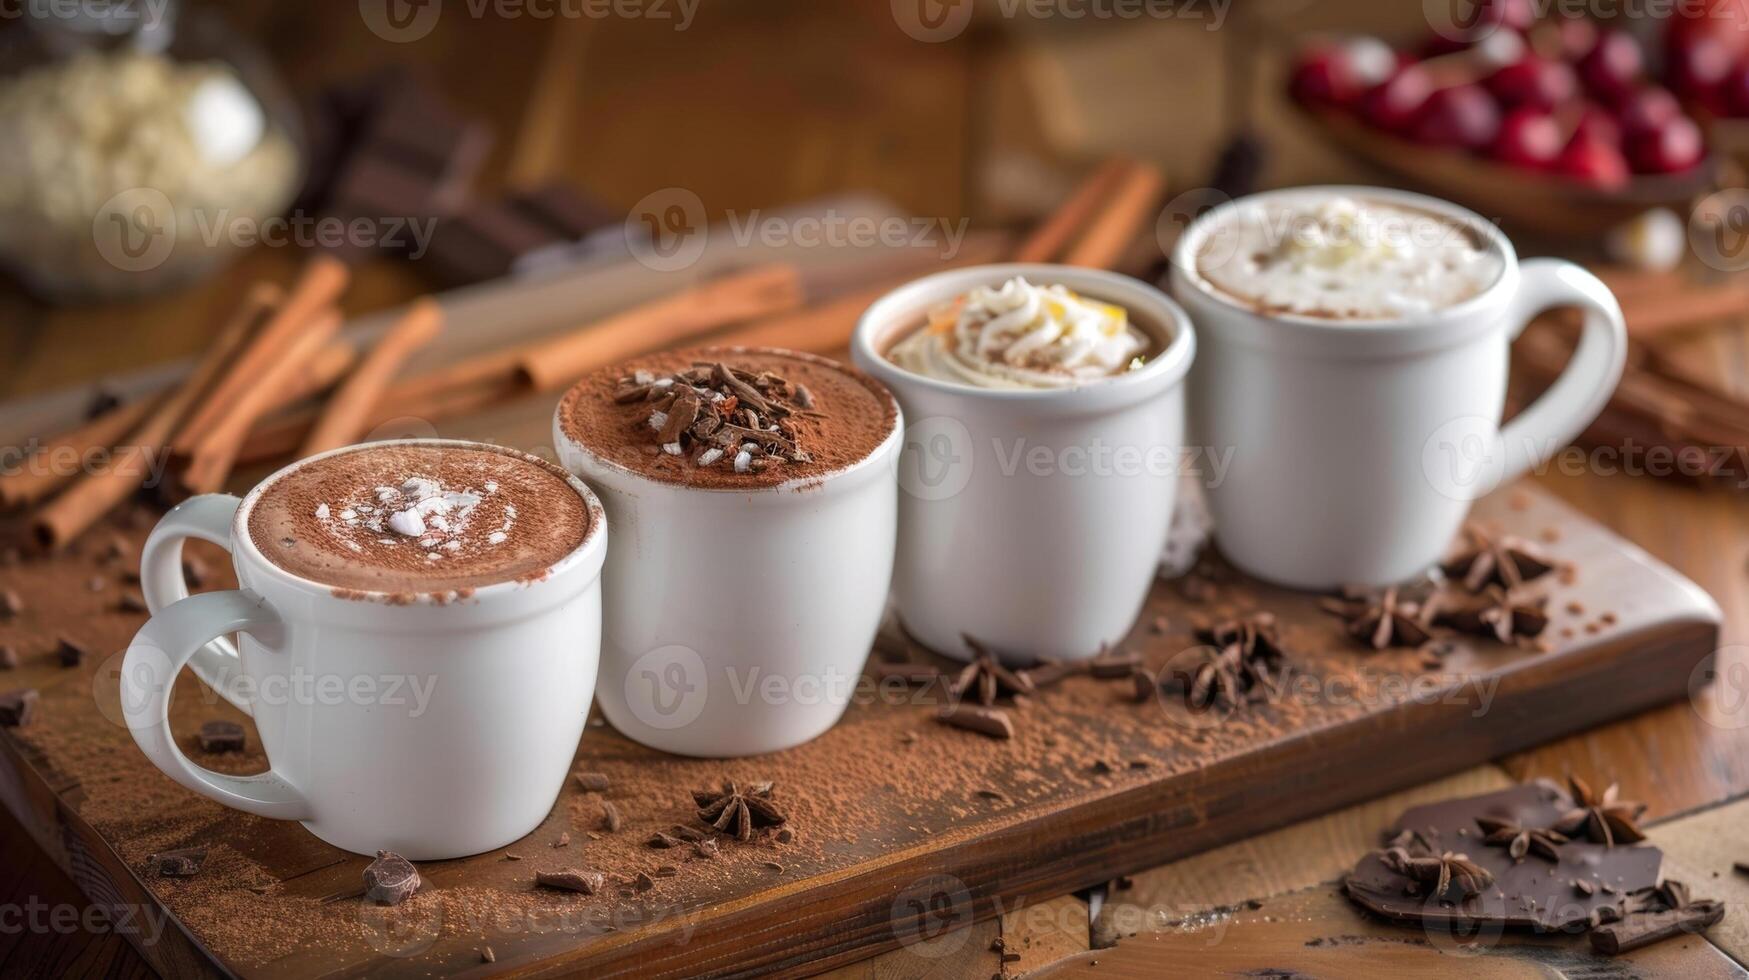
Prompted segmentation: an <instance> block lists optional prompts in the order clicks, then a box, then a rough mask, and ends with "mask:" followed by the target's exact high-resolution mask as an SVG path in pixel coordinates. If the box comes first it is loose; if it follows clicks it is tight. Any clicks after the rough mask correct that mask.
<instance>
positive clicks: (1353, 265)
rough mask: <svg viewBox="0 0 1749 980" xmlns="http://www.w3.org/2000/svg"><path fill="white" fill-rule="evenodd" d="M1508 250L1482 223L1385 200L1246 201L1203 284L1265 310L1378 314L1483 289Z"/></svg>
mask: <svg viewBox="0 0 1749 980" xmlns="http://www.w3.org/2000/svg"><path fill="white" fill-rule="evenodd" d="M1504 268H1505V257H1504V256H1502V255H1500V254H1499V251H1498V250H1497V249H1496V248H1494V247H1493V246H1492V245H1491V244H1489V241H1488V239H1487V238H1486V237H1485V236H1483V235H1481V234H1479V233H1478V231H1477V230H1476V229H1472V228H1467V227H1465V226H1464V225H1462V224H1461V223H1459V222H1457V221H1455V220H1453V219H1452V218H1450V217H1447V216H1444V215H1439V214H1433V213H1431V212H1427V211H1422V210H1418V209H1415V208H1411V207H1405V206H1402V205H1398V204H1393V203H1389V202H1386V201H1376V200H1367V199H1364V198H1350V197H1342V196H1337V195H1331V196H1328V197H1324V198H1322V199H1318V198H1307V199H1298V200H1296V199H1291V198H1290V199H1288V200H1285V201H1284V200H1282V199H1279V198H1272V199H1269V200H1266V201H1261V202H1254V203H1251V204H1244V203H1241V204H1240V205H1239V208H1238V210H1237V211H1235V212H1234V213H1233V214H1232V215H1230V216H1228V217H1227V218H1226V220H1224V221H1222V222H1221V223H1220V224H1218V225H1216V226H1215V228H1214V229H1213V230H1212V231H1211V232H1210V234H1209V236H1208V239H1207V240H1206V241H1205V242H1204V243H1203V245H1202V248H1201V250H1200V251H1199V253H1198V254H1197V258H1196V272H1197V275H1198V277H1200V279H1201V280H1202V282H1203V284H1204V286H1205V287H1206V288H1209V289H1210V290H1211V291H1212V292H1215V293H1216V294H1218V295H1221V296H1222V297H1223V298H1224V299H1227V300H1228V301H1229V302H1233V303H1235V304H1237V305H1240V306H1245V307H1248V308H1250V309H1254V310H1256V311H1257V312H1259V313H1263V314H1267V315H1284V314H1285V315H1290V316H1303V317H1309V318H1316V319H1321V320H1337V321H1341V320H1352V321H1369V320H1371V321H1378V320H1394V319H1400V318H1403V317H1413V316H1420V315H1424V314H1427V313H1431V312H1434V311H1437V310H1441V309H1444V308H1446V307H1450V306H1456V305H1457V304H1459V303H1462V302H1464V301H1465V300H1468V299H1472V298H1474V297H1476V296H1479V295H1481V293H1483V292H1484V291H1485V290H1487V289H1488V287H1489V286H1491V285H1493V284H1494V282H1495V281H1496V280H1498V279H1499V278H1500V274H1501V272H1502V270H1503V269H1504Z"/></svg>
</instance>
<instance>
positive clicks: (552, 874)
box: [534, 871, 607, 895]
mask: <svg viewBox="0 0 1749 980" xmlns="http://www.w3.org/2000/svg"><path fill="white" fill-rule="evenodd" d="M534 883H535V884H536V885H537V886H539V887H541V888H551V889H554V890H556V891H565V892H577V893H578V894H581V895H594V894H595V893H597V892H599V891H601V889H602V886H603V885H605V884H607V877H606V876H605V875H603V874H602V873H601V872H599V871H537V872H535V874H534Z"/></svg>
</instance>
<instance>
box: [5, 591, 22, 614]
mask: <svg viewBox="0 0 1749 980" xmlns="http://www.w3.org/2000/svg"><path fill="white" fill-rule="evenodd" d="M22 612H24V600H23V599H21V598H19V596H18V593H17V592H15V591H13V590H12V589H0V620H5V619H16V618H17V617H18V615H19V614H20V613H22Z"/></svg>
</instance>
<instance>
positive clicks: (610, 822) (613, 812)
mask: <svg viewBox="0 0 1749 980" xmlns="http://www.w3.org/2000/svg"><path fill="white" fill-rule="evenodd" d="M619 825H620V818H619V807H617V806H614V805H613V801H612V800H602V801H601V828H602V829H603V830H605V831H607V832H608V833H610V834H612V833H618V832H619Z"/></svg>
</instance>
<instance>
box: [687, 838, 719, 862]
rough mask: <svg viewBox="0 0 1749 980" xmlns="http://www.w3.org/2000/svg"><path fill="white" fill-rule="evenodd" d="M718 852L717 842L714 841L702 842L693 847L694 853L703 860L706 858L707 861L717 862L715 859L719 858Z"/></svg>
mask: <svg viewBox="0 0 1749 980" xmlns="http://www.w3.org/2000/svg"><path fill="white" fill-rule="evenodd" d="M717 851H718V848H717V842H716V841H714V840H701V841H699V842H698V843H696V844H694V845H692V853H694V854H696V855H698V856H699V857H701V858H704V859H705V860H707V861H710V860H715V858H716V856H717Z"/></svg>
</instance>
